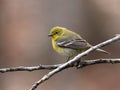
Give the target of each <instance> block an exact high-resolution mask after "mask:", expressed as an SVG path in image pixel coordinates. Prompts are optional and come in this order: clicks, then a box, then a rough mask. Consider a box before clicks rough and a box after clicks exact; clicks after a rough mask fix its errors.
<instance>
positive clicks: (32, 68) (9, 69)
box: [0, 64, 61, 73]
mask: <svg viewBox="0 0 120 90" xmlns="http://www.w3.org/2000/svg"><path fill="white" fill-rule="evenodd" d="M60 65H61V64H56V65H39V66H31V67H25V66H19V67H12V68H1V69H0V73H5V72H15V71H35V70H43V69H48V70H51V69H55V68H57V67H58V66H60Z"/></svg>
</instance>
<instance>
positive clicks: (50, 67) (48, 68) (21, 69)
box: [0, 58, 120, 73]
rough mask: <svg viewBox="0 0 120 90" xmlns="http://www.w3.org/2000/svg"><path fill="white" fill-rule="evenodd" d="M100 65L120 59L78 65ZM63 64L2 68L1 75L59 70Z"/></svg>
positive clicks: (99, 60)
mask: <svg viewBox="0 0 120 90" xmlns="http://www.w3.org/2000/svg"><path fill="white" fill-rule="evenodd" d="M100 63H120V59H119V58H118V59H115V58H113V59H111V58H110V59H105V58H104V59H95V60H84V61H82V62H80V64H79V65H78V68H81V67H85V66H88V65H93V64H100ZM60 65H62V64H56V65H39V66H31V67H25V66H19V67H12V68H1V69H0V73H6V72H17V71H30V72H31V71H36V70H43V69H45V70H52V69H56V68H58V67H59V66H60ZM69 67H76V65H69V66H68V67H66V68H69Z"/></svg>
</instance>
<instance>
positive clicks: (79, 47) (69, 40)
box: [48, 26, 109, 61]
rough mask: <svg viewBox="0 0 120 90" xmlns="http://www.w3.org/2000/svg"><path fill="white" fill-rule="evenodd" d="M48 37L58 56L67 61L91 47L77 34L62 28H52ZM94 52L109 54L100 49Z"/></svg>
mask: <svg viewBox="0 0 120 90" xmlns="http://www.w3.org/2000/svg"><path fill="white" fill-rule="evenodd" d="M48 36H49V37H51V40H52V47H53V49H54V50H55V51H56V52H57V53H59V54H60V55H62V56H65V57H67V61H68V60H69V59H70V58H73V57H75V56H76V55H78V54H80V53H82V52H84V51H86V50H87V49H89V48H91V47H92V45H91V44H89V43H88V42H87V41H86V40H85V39H83V38H82V37H81V36H80V35H79V34H77V33H75V32H73V31H71V30H69V29H67V28H64V27H60V26H55V27H53V28H52V29H51V30H50V32H49V34H48ZM96 51H98V52H102V53H106V54H109V52H107V51H105V50H103V49H100V48H98V49H96Z"/></svg>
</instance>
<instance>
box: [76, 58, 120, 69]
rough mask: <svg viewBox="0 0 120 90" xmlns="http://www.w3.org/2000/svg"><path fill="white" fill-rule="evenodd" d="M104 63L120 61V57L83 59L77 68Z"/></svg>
mask: <svg viewBox="0 0 120 90" xmlns="http://www.w3.org/2000/svg"><path fill="white" fill-rule="evenodd" d="M102 63H112V64H115V63H120V58H110V59H104V58H101V59H95V60H84V61H81V62H80V64H79V65H78V67H77V68H83V67H86V66H90V65H94V64H102Z"/></svg>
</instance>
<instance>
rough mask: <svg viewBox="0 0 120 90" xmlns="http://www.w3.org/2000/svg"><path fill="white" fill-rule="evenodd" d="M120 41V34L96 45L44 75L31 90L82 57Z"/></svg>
mask: <svg viewBox="0 0 120 90" xmlns="http://www.w3.org/2000/svg"><path fill="white" fill-rule="evenodd" d="M119 39H120V34H119V35H117V36H115V37H113V38H112V39H109V40H107V41H105V42H102V43H100V44H98V45H96V46H93V47H91V48H90V49H88V50H86V51H85V52H83V53H81V54H78V55H77V56H76V57H74V58H73V59H71V60H69V61H68V62H66V63H64V64H62V65H60V66H59V67H58V68H56V69H54V70H52V71H51V72H49V73H48V74H47V75H44V76H43V78H42V79H40V80H39V81H37V82H35V83H34V84H33V86H32V87H31V88H30V90H35V89H36V88H37V87H38V85H40V84H41V83H43V82H44V81H46V80H48V79H49V78H50V77H52V76H53V75H54V74H56V73H58V72H60V71H62V70H63V69H65V68H66V67H68V66H70V65H73V64H74V63H75V62H78V61H79V59H80V58H81V57H83V56H85V55H87V54H88V53H90V52H92V51H94V50H95V49H97V48H100V47H103V46H105V45H108V44H110V43H112V42H115V41H117V40H119ZM91 65H92V64H91ZM82 67H83V66H82Z"/></svg>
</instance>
